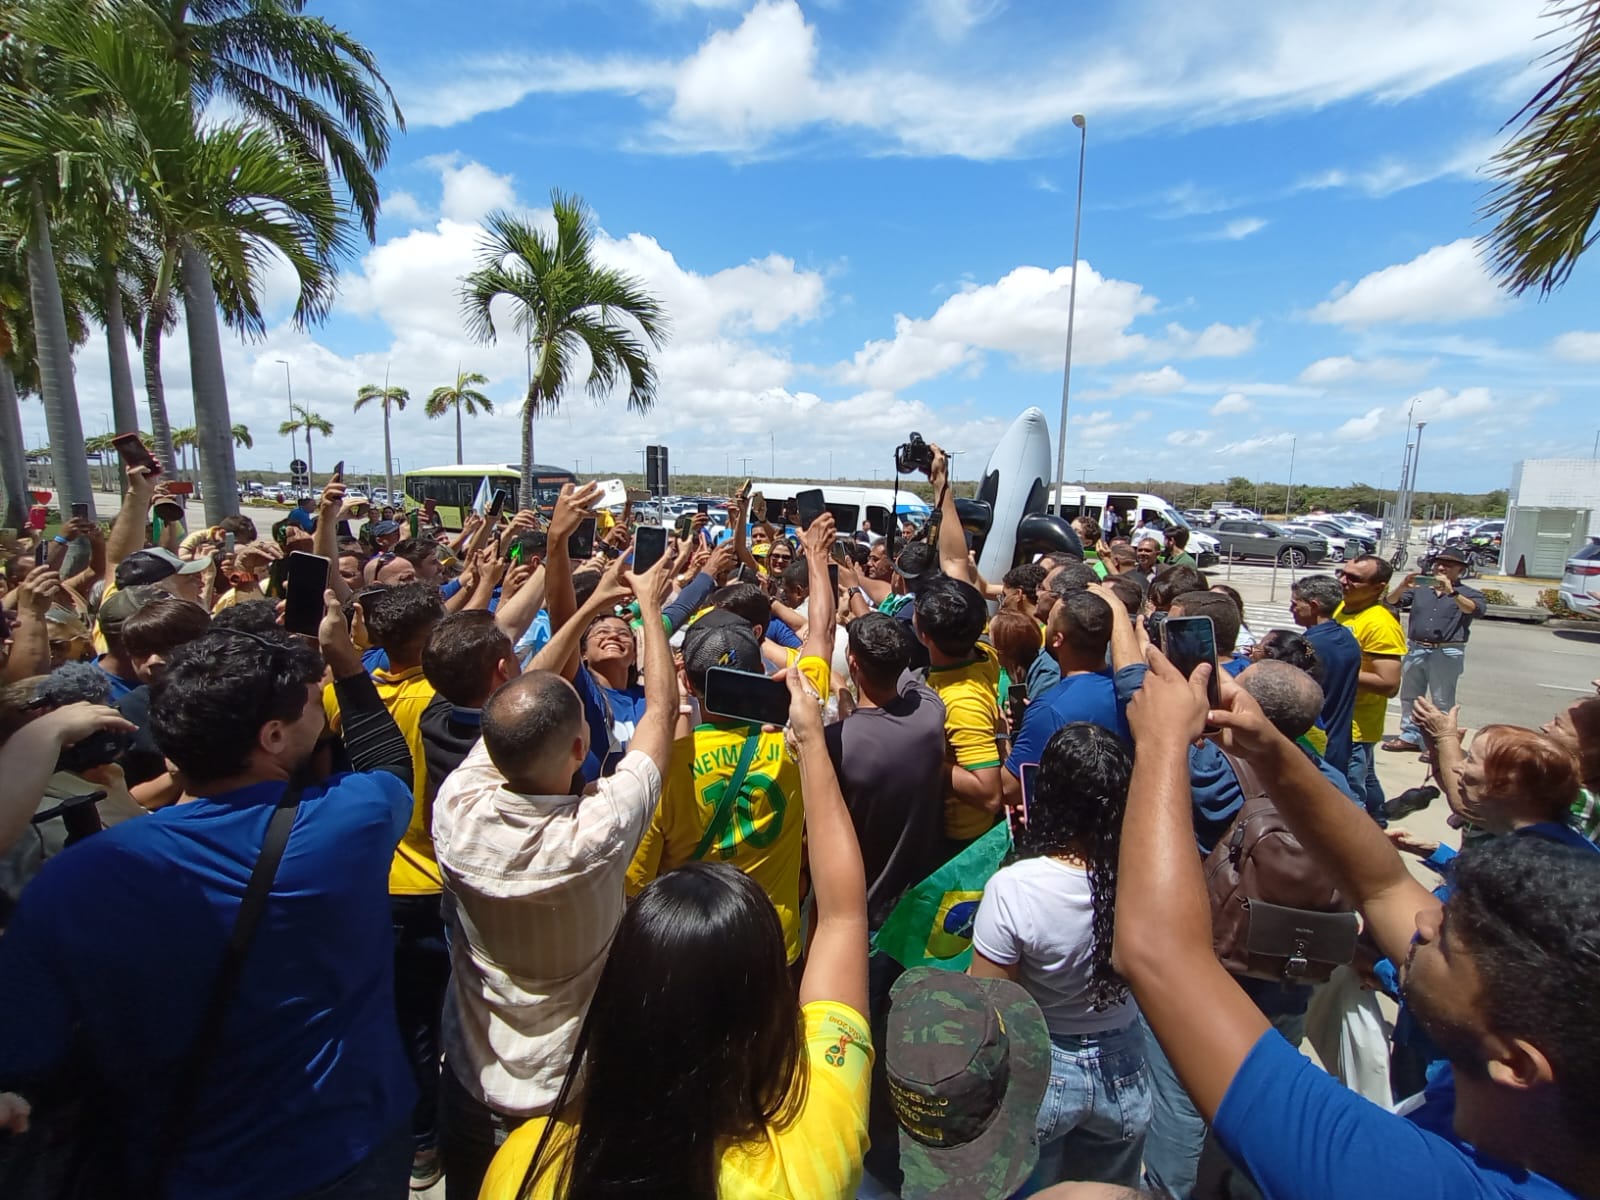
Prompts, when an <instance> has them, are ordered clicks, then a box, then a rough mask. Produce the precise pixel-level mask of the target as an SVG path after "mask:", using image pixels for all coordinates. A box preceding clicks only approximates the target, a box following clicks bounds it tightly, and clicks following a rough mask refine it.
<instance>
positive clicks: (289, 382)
mask: <svg viewBox="0 0 1600 1200" xmlns="http://www.w3.org/2000/svg"><path fill="white" fill-rule="evenodd" d="M277 361H278V362H279V363H281V364H282V365H283V386H284V387H285V388H287V389H288V392H289V420H291V421H293V420H294V380H293V379H292V378H290V376H289V360H288V359H286V358H280V359H278V360H277ZM310 444H311V431H310V430H309V429H308V430H306V445H307V446H309V445H310ZM296 445H297V443H296V442H295V438H294V430H292V429H291V430H289V461H291V462H293V461H294V460H295V459H297V458H299V457H300V451H299V450H297V449H296Z"/></svg>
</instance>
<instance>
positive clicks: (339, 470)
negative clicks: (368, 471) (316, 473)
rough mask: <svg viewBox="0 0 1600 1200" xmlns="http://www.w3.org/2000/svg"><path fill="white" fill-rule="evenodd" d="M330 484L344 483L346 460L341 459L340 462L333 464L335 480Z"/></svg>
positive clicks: (331, 480)
mask: <svg viewBox="0 0 1600 1200" xmlns="http://www.w3.org/2000/svg"><path fill="white" fill-rule="evenodd" d="M328 482H329V483H343V482H344V459H342V458H341V459H340V460H339V461H338V462H336V463H334V464H333V478H332V479H330V480H328Z"/></svg>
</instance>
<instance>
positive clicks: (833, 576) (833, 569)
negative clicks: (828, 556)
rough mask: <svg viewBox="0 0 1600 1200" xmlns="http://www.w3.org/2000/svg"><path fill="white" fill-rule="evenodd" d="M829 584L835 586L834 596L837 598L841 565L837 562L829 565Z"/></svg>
mask: <svg viewBox="0 0 1600 1200" xmlns="http://www.w3.org/2000/svg"><path fill="white" fill-rule="evenodd" d="M828 582H829V583H830V584H832V585H833V594H834V595H836V596H837V595H838V594H839V564H838V563H836V562H831V563H829V564H828Z"/></svg>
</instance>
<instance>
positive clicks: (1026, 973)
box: [972, 856, 1139, 1036]
mask: <svg viewBox="0 0 1600 1200" xmlns="http://www.w3.org/2000/svg"><path fill="white" fill-rule="evenodd" d="M972 944H973V947H974V948H975V949H976V950H977V951H978V953H979V954H981V955H983V956H984V957H985V958H987V959H988V960H989V961H990V962H995V963H999V964H1000V965H1001V966H1005V967H1010V966H1015V967H1017V982H1018V983H1020V984H1022V986H1023V987H1024V988H1025V989H1026V990H1027V992H1028V995H1030V996H1032V997H1033V998H1034V1000H1035V1001H1037V1002H1038V1005H1039V1008H1040V1009H1041V1010H1042V1011H1043V1013H1044V1022H1045V1025H1046V1026H1048V1027H1049V1030H1050V1033H1051V1036H1072V1035H1075V1034H1085V1033H1104V1032H1105V1031H1107V1030H1110V1029H1122V1028H1124V1027H1125V1026H1126V1025H1127V1024H1128V1023H1129V1022H1130V1021H1132V1020H1133V1018H1134V1017H1135V1016H1136V1015H1137V1014H1138V1011H1139V1010H1138V1009H1137V1008H1136V1007H1135V1006H1134V1003H1133V1001H1132V999H1128V1000H1124V1001H1123V1002H1122V1003H1121V1004H1116V1005H1113V1006H1112V1007H1110V1008H1107V1009H1103V1010H1101V1011H1099V1012H1096V1011H1095V1010H1094V1009H1093V1008H1091V1007H1090V1003H1091V1001H1092V1000H1093V997H1094V993H1093V990H1092V989H1093V985H1094V978H1093V974H1092V968H1093V962H1094V960H1093V951H1094V908H1093V906H1092V905H1091V904H1090V900H1089V873H1088V872H1087V871H1085V870H1084V869H1083V868H1082V867H1074V866H1069V865H1068V864H1067V863H1064V862H1059V861H1057V860H1056V859H1053V858H1048V857H1044V856H1040V857H1038V858H1024V859H1022V860H1020V861H1019V862H1014V863H1012V864H1011V865H1010V866H1008V867H1002V868H1001V869H1000V870H998V871H996V872H995V873H994V875H993V876H992V877H991V878H990V879H989V883H988V886H987V887H985V888H984V889H983V901H982V903H980V904H979V905H978V915H977V917H976V918H974V920H973V927H972Z"/></svg>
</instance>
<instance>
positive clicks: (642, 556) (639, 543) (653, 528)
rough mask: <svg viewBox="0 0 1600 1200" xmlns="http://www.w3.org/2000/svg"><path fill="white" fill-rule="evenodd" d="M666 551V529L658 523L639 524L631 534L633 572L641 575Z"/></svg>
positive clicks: (658, 560)
mask: <svg viewBox="0 0 1600 1200" xmlns="http://www.w3.org/2000/svg"><path fill="white" fill-rule="evenodd" d="M666 553H667V531H666V530H665V529H663V528H662V527H661V526H659V525H641V526H640V527H639V529H638V532H636V533H635V534H634V535H633V573H634V574H635V575H643V574H644V573H645V572H646V571H648V570H649V569H650V568H651V567H653V566H655V565H656V564H657V563H658V562H660V561H661V559H662V558H663V557H664V556H665V555H666Z"/></svg>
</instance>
